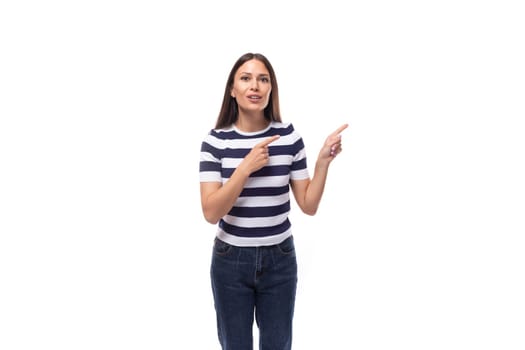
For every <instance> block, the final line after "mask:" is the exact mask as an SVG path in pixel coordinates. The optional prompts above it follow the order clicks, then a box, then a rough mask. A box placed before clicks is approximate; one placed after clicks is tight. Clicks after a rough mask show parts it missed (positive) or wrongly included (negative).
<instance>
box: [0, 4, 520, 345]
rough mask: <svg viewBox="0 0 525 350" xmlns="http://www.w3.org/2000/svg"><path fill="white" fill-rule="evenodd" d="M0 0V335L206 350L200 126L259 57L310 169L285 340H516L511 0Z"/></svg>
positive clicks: (209, 326) (28, 340) (515, 42)
mask: <svg viewBox="0 0 525 350" xmlns="http://www.w3.org/2000/svg"><path fill="white" fill-rule="evenodd" d="M285 3H286V2H277V1H264V2H246V1H207V2H204V1H192V2H187V3H184V2H182V1H179V2H173V1H116V0H105V1H83V2H81V1H3V2H2V4H1V5H0V50H1V54H0V63H1V64H0V117H1V122H0V167H1V171H0V177H1V181H0V233H1V235H0V294H1V295H0V348H1V349H4V350H14V349H55V350H58V349H67V350H71V349H75V350H77V349H90V350H91V349H97V350H103V349H111V350H115V349H126V350H131V349H148V350H149V349H155V350H161V349H199V350H201V349H218V348H219V347H218V341H217V338H216V330H215V314H214V310H213V302H212V294H211V290H210V283H209V263H210V257H211V244H212V239H213V236H214V231H215V229H214V227H213V226H212V225H209V224H207V223H206V222H205V221H204V219H203V217H202V214H201V211H200V202H199V191H198V159H199V150H200V143H201V141H202V138H203V137H204V135H205V134H206V133H207V132H208V130H209V129H210V128H211V127H212V126H213V125H214V122H215V119H216V116H217V114H218V111H219V108H220V103H221V100H222V94H223V91H224V85H225V82H226V78H227V75H228V73H229V71H230V69H231V66H232V65H233V63H234V61H235V60H236V59H237V58H238V57H239V56H240V55H242V54H243V53H245V52H249V51H252V52H261V53H264V54H265V55H266V56H267V57H268V58H269V59H270V61H271V62H272V64H273V66H274V68H275V70H276V73H277V78H278V81H279V87H280V98H281V107H282V114H283V118H284V120H285V121H290V122H293V123H294V125H295V127H296V129H297V130H298V131H299V132H300V133H301V135H302V136H303V138H304V141H305V143H306V147H307V154H308V156H309V166H310V169H311V170H312V171H313V164H314V163H315V157H316V155H317V152H318V149H319V147H320V146H321V144H322V142H323V140H324V138H325V137H326V136H327V135H328V134H329V133H330V132H332V131H333V130H335V129H336V128H337V127H338V126H339V125H341V124H343V123H346V122H347V123H349V124H350V127H349V128H348V129H347V130H346V131H345V132H344V133H343V142H344V145H343V146H344V152H343V153H342V154H341V155H340V157H338V158H337V159H336V161H335V162H334V163H333V165H332V168H331V170H330V174H329V180H328V183H327V186H326V191H325V196H324V198H323V202H322V204H321V209H320V211H319V213H318V214H317V215H316V216H314V217H307V216H305V215H303V214H301V213H300V212H299V211H298V209H297V207H295V206H294V207H293V211H292V214H291V220H292V223H293V225H294V233H295V237H296V246H297V252H298V259H299V268H300V276H299V278H300V280H299V287H298V288H299V289H298V295H297V304H296V318H295V333H294V348H295V349H300V350H302V349H316V350H317V349H359V350H365V349H381V350H384V349H404V350H408V349H417V350H420V349H425V350H429V349H447V350H450V349H461V350H464V349H498V350H500V349H505V350H512V349H521V350H522V349H524V348H525V333H524V329H525V298H524V297H523V296H524V295H525V281H524V277H525V276H524V275H525V254H524V251H525V244H524V242H523V236H524V234H525V222H524V214H525V185H524V181H523V179H524V178H525V170H524V165H525V164H524V159H525V157H524V156H525V154H524V150H525V137H524V133H525V121H524V117H525V107H524V97H525V84H524V81H525V69H524V67H525V65H524V64H523V62H525V49H524V43H525V35H524V34H523V33H525V21H524V20H523V19H524V18H525V12H524V11H523V10H521V9H520V8H519V7H518V4H519V1H501V0H500V1H464V0H455V1H433V2H430V1H395V2H394V1H362V2H342V1H341V2H340V3H338V2H334V1H322V2H309V1H302V2H297V3H295V4H289V5H288V4H285Z"/></svg>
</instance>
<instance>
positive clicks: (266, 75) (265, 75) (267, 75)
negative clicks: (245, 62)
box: [241, 72, 270, 77]
mask: <svg viewBox="0 0 525 350" xmlns="http://www.w3.org/2000/svg"><path fill="white" fill-rule="evenodd" d="M241 74H248V75H252V73H249V72H241ZM259 76H260V77H261V76H263V77H269V76H270V74H266V73H262V74H259Z"/></svg>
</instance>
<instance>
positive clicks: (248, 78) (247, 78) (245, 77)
mask: <svg viewBox="0 0 525 350" xmlns="http://www.w3.org/2000/svg"><path fill="white" fill-rule="evenodd" d="M241 80H243V81H248V80H250V77H248V76H246V75H243V76H242V77H241Z"/></svg>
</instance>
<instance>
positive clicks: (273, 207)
mask: <svg viewBox="0 0 525 350" xmlns="http://www.w3.org/2000/svg"><path fill="white" fill-rule="evenodd" d="M273 135H280V138H279V139H277V140H276V141H274V142H272V143H271V144H270V145H269V146H268V149H269V155H270V158H269V163H268V165H266V166H265V167H263V168H262V169H259V170H258V171H256V172H254V173H252V174H251V175H250V177H249V178H248V180H247V182H246V184H245V186H244V189H243V191H242V192H241V194H240V196H239V198H238V199H237V201H236V202H235V204H234V206H233V208H232V209H231V210H230V212H229V213H228V214H227V215H225V216H224V217H223V218H222V219H221V220H220V221H219V224H218V231H217V237H218V238H220V239H221V240H223V241H225V242H227V243H229V244H232V245H236V246H261V245H272V244H278V243H280V242H282V241H283V240H285V239H286V238H288V237H289V236H290V235H291V234H292V233H291V223H290V220H289V219H288V214H289V212H290V195H289V193H290V191H289V189H290V186H289V184H290V180H301V179H307V178H309V173H308V168H307V164H306V153H305V148H304V143H303V140H302V138H301V136H300V135H299V134H298V133H297V132H296V131H295V130H294V128H293V125H292V124H290V123H288V124H284V123H277V122H272V123H271V124H270V125H269V126H268V127H267V128H266V129H264V130H261V131H257V132H243V131H240V130H238V129H237V128H235V126H231V127H229V128H226V129H215V130H211V131H210V132H209V134H208V135H206V137H205V138H204V141H203V142H202V146H201V153H200V170H199V173H200V181H201V182H220V183H222V184H224V183H226V182H227V181H228V179H229V178H230V176H231V175H232V173H233V171H234V170H235V169H236V168H237V167H238V166H239V164H240V163H241V161H242V160H243V159H244V157H245V156H246V155H247V154H248V153H249V152H250V151H251V149H252V148H253V147H254V146H255V145H257V144H258V143H260V142H262V141H263V140H265V139H266V138H268V137H270V136H273Z"/></svg>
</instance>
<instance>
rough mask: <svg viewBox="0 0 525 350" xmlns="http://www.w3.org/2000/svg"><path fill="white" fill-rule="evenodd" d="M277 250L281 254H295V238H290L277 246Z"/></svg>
mask: <svg viewBox="0 0 525 350" xmlns="http://www.w3.org/2000/svg"><path fill="white" fill-rule="evenodd" d="M277 249H278V250H279V252H280V253H281V254H284V255H289V254H292V253H293V252H295V245H294V242H293V237H292V236H290V237H288V238H287V239H285V240H284V241H282V242H281V243H279V244H277Z"/></svg>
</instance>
